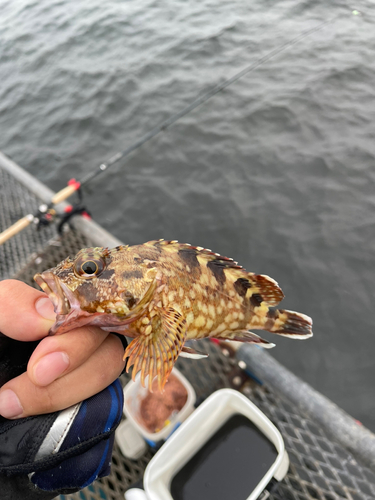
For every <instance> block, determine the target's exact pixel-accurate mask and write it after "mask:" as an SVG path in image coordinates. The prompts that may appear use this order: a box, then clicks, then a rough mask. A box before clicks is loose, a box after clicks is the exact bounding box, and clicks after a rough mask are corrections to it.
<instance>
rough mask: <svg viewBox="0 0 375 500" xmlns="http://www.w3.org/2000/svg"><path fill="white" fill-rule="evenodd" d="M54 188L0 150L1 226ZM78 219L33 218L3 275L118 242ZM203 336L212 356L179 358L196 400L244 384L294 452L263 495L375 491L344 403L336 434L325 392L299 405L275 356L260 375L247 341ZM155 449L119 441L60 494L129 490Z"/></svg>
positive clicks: (10, 245) (29, 272) (328, 498)
mask: <svg viewBox="0 0 375 500" xmlns="http://www.w3.org/2000/svg"><path fill="white" fill-rule="evenodd" d="M51 195H52V192H51V191H50V190H49V189H48V188H46V187H45V186H43V185H42V184H40V183H38V181H36V180H35V179H33V178H31V177H30V176H29V175H28V174H26V172H24V171H23V170H22V169H20V167H18V166H17V165H15V164H14V163H13V162H12V161H11V160H9V159H8V158H7V157H5V156H4V155H2V154H0V232H1V231H3V230H4V229H6V228H7V227H9V226H10V225H11V224H13V223H14V222H16V221H17V220H18V219H20V218H21V217H23V216H24V215H26V214H28V213H35V212H36V210H37V208H38V206H39V205H40V204H41V203H46V202H48V200H49V199H50V197H51ZM74 225H75V229H69V230H67V231H66V232H64V234H63V236H62V237H60V236H58V234H57V231H56V226H55V225H50V226H47V227H43V228H42V229H41V230H40V231H37V230H36V228H35V227H34V225H33V224H32V225H30V226H29V227H28V228H27V229H25V230H24V231H23V232H22V233H19V234H18V235H16V236H14V237H13V238H12V239H10V240H8V241H7V242H6V243H5V244H4V245H2V246H0V279H6V278H16V279H19V280H22V281H24V282H25V283H28V284H29V285H32V286H36V285H35V284H34V282H33V279H32V277H33V275H34V274H35V273H36V272H41V271H43V270H44V269H47V268H49V267H53V266H55V265H56V264H57V263H58V262H60V261H61V260H62V259H63V258H65V257H66V256H67V255H69V254H74V253H76V252H77V251H78V250H79V249H80V248H82V247H85V246H97V245H103V246H115V245H117V244H119V243H120V242H118V241H117V240H116V239H115V238H114V237H112V236H111V235H109V234H108V233H107V232H106V231H104V230H102V229H101V228H100V227H98V226H97V225H96V224H94V223H92V222H89V221H86V220H84V219H82V218H80V217H76V218H75V222H74ZM202 342H206V345H205V346H204V348H205V349H206V351H207V352H209V354H210V356H209V358H208V359H205V360H199V361H192V360H188V359H180V360H178V362H177V367H178V369H179V370H181V372H182V373H183V374H184V375H185V376H186V377H187V378H188V379H189V380H190V382H191V383H192V385H193V386H194V389H195V391H196V393H197V403H200V402H202V401H203V400H204V399H205V398H207V397H208V396H209V394H211V393H212V392H214V391H215V390H217V389H220V388H223V387H232V388H235V389H237V390H240V391H241V392H242V393H243V394H245V395H246V396H247V397H248V398H250V399H251V401H253V402H254V403H255V404H256V405H257V406H258V407H259V408H260V409H261V410H262V411H263V412H264V413H265V414H266V415H267V416H268V417H269V418H270V420H271V421H272V422H273V423H274V424H275V425H276V426H277V427H278V429H279V430H280V432H281V434H282V436H283V438H284V441H285V447H286V449H287V451H288V454H289V458H290V468H289V471H288V474H287V476H286V477H285V479H284V480H283V481H282V482H280V483H277V484H275V485H274V487H273V489H272V490H271V491H270V492H265V494H264V495H263V496H262V497H261V498H262V499H263V500H265V499H266V498H269V499H272V500H310V499H319V500H336V499H337V500H338V499H347V500H374V499H375V473H374V471H375V444H373V443H375V436H374V435H373V434H372V433H371V432H369V431H368V430H366V429H361V428H360V426H359V425H357V424H356V423H355V421H354V420H352V419H351V418H350V417H349V416H347V415H346V414H344V413H343V412H342V411H341V410H340V409H337V410H335V409H334V408H333V409H332V407H330V408H328V406H329V405H327V415H328V416H329V420H330V421H332V419H333V420H334V421H335V419H336V417H337V421H338V422H341V421H342V420H343V422H344V424H343V425H341V424H340V425H338V432H337V434H336V436H335V435H334V432H335V431H334V430H333V431H332V426H331V425H330V424H329V423H328V422H327V425H326V424H325V423H324V419H322V418H320V417H321V415H320V413H321V412H322V411H323V413H324V401H323V403H322V399H319V397H317V399H316V401H317V405H316V407H315V408H314V397H315V396H314V394H313V393H312V396H311V398H312V399H311V402H312V404H310V406H308V405H305V406H302V407H301V405H300V404H298V402H296V401H292V400H291V398H290V394H291V393H292V392H293V390H294V389H295V392H296V393H298V386H299V385H300V384H302V385H303V382H302V381H299V380H298V379H296V378H295V377H294V378H286V379H285V377H288V372H287V370H285V369H284V368H283V367H280V366H278V365H277V364H275V363H274V362H272V361H271V359H272V358H271V357H270V356H269V355H266V356H265V357H262V358H261V360H262V366H263V368H262V376H261V379H262V381H261V380H257V378H256V377H255V378H252V377H251V376H249V375H250V372H255V373H256V374H257V376H258V377H259V371H257V367H256V363H255V361H256V359H257V356H255V357H254V363H255V364H254V366H252V361H251V360H252V359H253V358H252V356H253V355H252V354H251V353H252V351H251V349H254V347H251V346H244V347H243V348H241V349H240V351H239V352H238V353H236V352H235V351H232V350H231V348H230V347H225V346H224V348H223V347H222V346H219V345H217V344H214V343H212V342H210V341H202ZM262 356H263V355H262ZM244 360H245V361H246V367H245V364H244ZM267 363H269V368H270V369H269V372H270V374H272V373H273V375H272V376H273V377H274V381H275V380H276V379H277V378H278V379H280V380H282V379H285V380H288V390H285V391H284V390H283V387H282V385H281V386H278V384H277V383H276V382H275V383H273V381H272V376H271V375H270V376H267V373H268V371H267ZM271 368H272V369H271ZM263 374H264V376H263ZM127 380H128V378H127V376H122V382H123V383H124V384H125V383H126V382H127ZM293 384H294V385H295V387H293ZM290 385H292V386H290ZM318 403H319V404H320V406H318ZM322 404H323V406H322ZM332 406H333V405H332ZM322 408H323V410H322ZM317 411H319V415H318V414H317V413H316V412H317ZM331 423H332V422H331ZM333 424H334V422H333ZM346 425H347V427H346ZM333 427H334V425H333ZM357 427H358V429H357ZM353 429H354V430H353ZM340 432H341V433H344V434H346V433H348V434H347V436H346V437H348V436H349V437H350V436H351V434H350V433H351V432H354V433H355V436H357V437H356V439H354V440H355V441H357V442H356V443H354V445H353V446H346V445H345V442H346V441H345V439H341V437H340V434H339V433H340ZM153 453H154V452H153V451H152V450H148V451H147V452H146V454H145V455H144V456H143V457H141V458H140V459H139V460H136V461H133V460H130V459H127V458H125V457H124V456H123V455H122V454H121V452H120V450H119V447H118V446H117V444H116V443H115V447H114V452H113V458H112V462H113V464H112V472H111V475H110V476H109V477H107V478H104V479H102V480H99V481H96V482H95V483H94V484H93V485H91V486H89V487H87V488H85V489H84V490H83V491H81V492H79V493H76V494H74V495H66V496H62V497H61V499H64V500H78V499H80V500H102V499H107V500H120V499H123V498H124V496H123V495H124V492H125V491H126V490H127V489H128V488H129V487H131V486H132V485H133V484H135V483H136V482H138V481H139V480H140V479H141V478H142V475H143V471H144V469H145V467H146V465H147V463H148V462H149V460H150V459H151V458H152V456H153ZM197 500H199V499H197ZM202 500H204V499H202Z"/></svg>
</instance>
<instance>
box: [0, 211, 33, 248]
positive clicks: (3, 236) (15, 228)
mask: <svg viewBox="0 0 375 500" xmlns="http://www.w3.org/2000/svg"><path fill="white" fill-rule="evenodd" d="M33 220H34V216H33V215H32V214H29V215H26V216H25V217H22V219H20V220H18V221H17V222H15V223H14V224H13V225H12V226H10V227H8V229H5V231H3V232H2V233H0V245H2V244H3V243H5V242H6V241H7V240H9V238H11V237H12V236H15V235H16V234H17V233H19V232H20V231H22V230H23V229H25V227H27V226H28V225H29V224H30V223H31V222H32V221H33Z"/></svg>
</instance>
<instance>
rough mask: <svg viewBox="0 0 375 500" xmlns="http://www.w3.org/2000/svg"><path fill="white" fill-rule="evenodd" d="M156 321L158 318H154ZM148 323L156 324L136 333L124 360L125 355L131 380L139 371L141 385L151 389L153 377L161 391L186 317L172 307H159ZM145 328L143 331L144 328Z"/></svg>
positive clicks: (182, 336)
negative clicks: (131, 370)
mask: <svg viewBox="0 0 375 500" xmlns="http://www.w3.org/2000/svg"><path fill="white" fill-rule="evenodd" d="M158 320H160V321H158ZM152 321H153V323H150V324H151V325H158V326H157V327H156V328H155V329H154V330H151V332H148V333H147V334H145V333H141V334H139V335H138V336H137V337H136V338H135V339H134V340H133V341H132V342H131V343H130V344H129V345H128V347H127V348H126V350H125V354H124V359H126V358H127V357H128V358H129V360H128V364H127V367H126V371H127V372H128V371H129V369H130V367H131V366H133V365H134V366H133V373H132V379H133V380H134V379H135V376H136V374H137V373H138V372H139V371H140V372H141V384H142V385H143V387H146V385H145V380H146V377H147V376H148V389H149V390H150V391H151V392H152V383H153V380H154V378H155V377H157V380H158V388H159V391H160V392H161V391H162V390H163V388H164V386H165V383H166V382H167V380H168V377H169V375H170V373H171V371H172V368H173V365H174V364H175V362H176V361H177V358H178V355H179V354H180V352H181V349H182V346H183V345H184V342H185V337H186V319H185V318H184V316H183V315H182V314H181V313H179V312H178V311H176V310H175V309H173V308H172V307H165V308H160V309H159V310H158V314H157V316H154V317H153V318H152ZM145 331H147V330H145Z"/></svg>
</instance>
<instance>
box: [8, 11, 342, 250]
mask: <svg viewBox="0 0 375 500" xmlns="http://www.w3.org/2000/svg"><path fill="white" fill-rule="evenodd" d="M331 22H332V20H328V21H324V22H322V23H320V24H318V25H317V26H315V27H314V28H310V29H308V30H305V31H302V32H301V33H300V34H299V35H297V36H296V37H295V38H292V39H291V40H289V41H287V42H285V43H284V44H282V45H281V46H279V47H277V48H276V49H274V50H272V51H271V52H269V53H268V54H266V55H264V56H263V57H261V58H260V59H258V60H257V61H255V62H254V63H251V64H249V65H248V66H246V67H245V68H244V69H242V70H241V71H239V72H237V73H236V74H235V75H233V76H232V77H230V78H228V79H226V80H224V81H223V82H222V83H219V84H218V85H216V86H215V87H213V88H212V89H211V90H209V91H208V92H206V93H205V94H203V95H202V96H201V97H198V98H197V99H195V100H194V101H193V102H192V103H190V104H189V105H188V106H186V107H185V108H184V109H182V110H181V111H179V112H177V113H175V114H174V115H172V116H171V117H169V118H167V119H166V120H164V121H163V122H161V123H160V124H159V125H157V126H155V127H154V128H153V129H151V130H150V131H149V132H148V133H147V134H145V135H144V136H143V137H141V138H140V139H138V141H136V142H135V143H134V144H132V145H131V146H129V147H128V148H126V149H124V150H123V151H121V152H119V153H116V154H115V155H114V156H112V157H111V158H109V160H107V161H106V162H105V163H101V164H100V165H99V167H98V168H97V169H95V170H93V171H92V172H89V173H88V174H87V175H86V176H85V177H83V179H82V180H81V181H76V180H75V179H71V180H70V181H69V182H68V185H67V186H66V187H65V188H63V189H62V190H61V191H59V192H58V193H56V194H55V195H54V196H53V197H52V199H51V201H50V203H49V204H48V205H47V204H43V205H41V206H40V207H39V209H38V212H37V213H36V214H28V215H26V216H25V217H23V218H22V219H20V220H18V221H17V222H16V223H15V224H13V225H12V226H10V227H9V228H8V229H5V231H3V232H2V233H0V245H2V244H3V243H5V242H6V241H7V240H8V239H9V238H11V237H13V236H15V235H16V234H17V233H19V232H20V231H22V230H23V229H25V228H26V227H27V226H28V225H29V224H31V223H32V222H34V223H35V224H36V225H37V226H38V228H39V227H41V226H43V225H47V224H49V223H50V222H52V221H53V220H54V218H55V216H56V211H55V209H54V206H55V205H57V204H59V203H61V202H63V201H65V200H66V199H68V198H69V197H70V196H72V194H74V193H75V192H78V193H79V195H80V199H81V191H80V190H81V188H82V187H83V186H85V185H86V184H88V183H89V182H91V181H92V180H93V179H95V178H96V177H97V176H98V175H100V174H101V173H103V172H105V171H107V170H108V169H109V168H110V167H112V166H113V165H114V164H115V163H117V162H118V161H120V160H121V159H122V158H125V157H126V156H128V155H129V154H130V153H132V152H133V151H135V150H136V149H139V148H140V147H141V146H143V145H144V144H145V143H146V142H148V141H150V140H151V139H153V138H154V137H155V136H156V135H158V134H159V133H160V132H163V131H165V130H166V129H167V128H169V127H170V126H171V125H173V124H174V123H176V122H177V121H178V120H180V119H181V118H182V117H184V116H186V115H187V114H189V113H191V112H192V111H193V110H194V109H195V108H197V107H198V106H201V105H202V104H204V103H205V102H207V101H208V100H209V99H211V97H213V96H215V95H216V94H218V93H219V92H221V91H222V90H224V89H226V88H227V87H229V85H232V83H234V82H236V81H237V80H239V79H240V78H242V77H243V76H245V75H246V74H248V73H250V72H252V71H254V70H255V69H257V68H259V66H261V65H262V64H264V63H265V62H267V61H269V60H270V59H272V58H274V57H275V56H276V55H278V54H280V53H281V52H283V51H284V50H285V49H287V48H288V47H291V46H293V45H295V44H296V43H297V42H299V41H301V40H303V39H304V38H306V37H308V36H310V35H312V34H313V33H316V32H317V31H320V30H321V29H322V28H324V26H327V25H328V24H330V23H331ZM68 212H70V213H68V214H67V215H66V216H65V219H63V220H65V221H66V220H68V218H70V217H71V215H73V214H75V213H85V209H84V208H83V207H81V206H79V207H78V208H76V209H75V208H74V207H72V206H70V207H68ZM60 227H61V224H60Z"/></svg>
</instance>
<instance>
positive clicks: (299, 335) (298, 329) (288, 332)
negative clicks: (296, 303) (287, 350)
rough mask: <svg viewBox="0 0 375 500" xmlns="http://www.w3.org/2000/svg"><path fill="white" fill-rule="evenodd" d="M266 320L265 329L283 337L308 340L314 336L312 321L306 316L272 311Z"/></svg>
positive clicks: (280, 310) (290, 312) (283, 311)
mask: <svg viewBox="0 0 375 500" xmlns="http://www.w3.org/2000/svg"><path fill="white" fill-rule="evenodd" d="M265 319H266V323H265V325H264V328H265V329H266V330H268V331H270V332H272V333H277V334H278V335H282V336H283V337H290V338H292V339H308V338H309V337H312V336H313V332H312V319H311V318H310V317H309V316H306V314H302V313H298V312H294V311H286V310H285V309H274V310H271V309H270V310H269V311H268V313H267V316H266V318H265Z"/></svg>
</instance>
